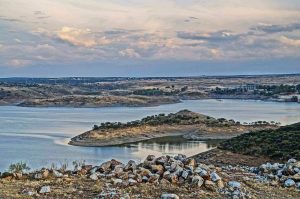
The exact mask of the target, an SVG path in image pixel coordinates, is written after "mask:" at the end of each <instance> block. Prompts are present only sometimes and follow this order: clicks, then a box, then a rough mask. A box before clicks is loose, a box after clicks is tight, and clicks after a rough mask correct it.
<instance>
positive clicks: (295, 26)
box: [251, 23, 300, 33]
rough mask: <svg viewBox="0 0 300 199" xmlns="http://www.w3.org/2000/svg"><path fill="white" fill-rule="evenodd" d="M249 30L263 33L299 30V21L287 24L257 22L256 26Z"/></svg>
mask: <svg viewBox="0 0 300 199" xmlns="http://www.w3.org/2000/svg"><path fill="white" fill-rule="evenodd" d="M251 30H255V31H261V32H265V33H279V32H293V31H295V30H300V23H291V24H287V25H273V24H259V25H258V26H254V27H252V28H251Z"/></svg>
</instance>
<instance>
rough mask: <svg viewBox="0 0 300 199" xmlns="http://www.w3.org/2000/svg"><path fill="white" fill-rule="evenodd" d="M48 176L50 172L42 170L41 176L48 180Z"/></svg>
mask: <svg viewBox="0 0 300 199" xmlns="http://www.w3.org/2000/svg"><path fill="white" fill-rule="evenodd" d="M49 174H50V172H49V170H48V169H44V170H42V176H43V178H48V177H49Z"/></svg>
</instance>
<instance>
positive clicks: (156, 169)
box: [151, 164, 164, 175]
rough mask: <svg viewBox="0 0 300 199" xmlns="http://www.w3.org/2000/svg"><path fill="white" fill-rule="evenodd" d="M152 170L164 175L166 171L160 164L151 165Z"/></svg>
mask: <svg viewBox="0 0 300 199" xmlns="http://www.w3.org/2000/svg"><path fill="white" fill-rule="evenodd" d="M151 170H152V171H153V172H154V173H157V174H159V175H162V174H163V173H164V167H163V166H162V165H160V164H158V165H152V166H151Z"/></svg>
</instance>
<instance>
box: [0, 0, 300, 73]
mask: <svg viewBox="0 0 300 199" xmlns="http://www.w3.org/2000/svg"><path fill="white" fill-rule="evenodd" d="M263 73H300V1H298V0H285V1H282V0H264V1H261V0H252V1H251V2H250V1H249V2H246V1H244V0H164V1H161V0H127V1H125V0H124V1H122V0H110V1H103V0H87V1H81V0H26V1H23V0H0V76H1V77H9V76H35V77H38V76H43V77H48V76H181V75H183V76H184V75H230V74H263Z"/></svg>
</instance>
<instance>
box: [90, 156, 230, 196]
mask: <svg viewBox="0 0 300 199" xmlns="http://www.w3.org/2000/svg"><path fill="white" fill-rule="evenodd" d="M88 176H89V178H90V179H92V180H97V179H99V178H105V179H109V180H111V182H112V183H113V184H114V185H118V186H134V185H136V184H138V183H155V184H160V183H172V184H185V183H187V184H190V185H191V186H196V187H202V186H203V187H205V188H207V189H209V190H211V191H216V190H217V189H222V188H224V182H223V181H222V179H221V177H220V176H219V174H218V173H217V168H216V167H215V166H213V165H204V164H197V163H196V161H195V159H193V158H186V156H184V155H177V156H175V157H171V156H161V157H158V158H156V157H155V156H153V155H149V156H148V157H147V158H146V160H145V161H144V162H143V163H141V164H138V165H137V164H136V162H134V161H132V160H131V161H129V162H128V163H127V164H126V165H124V164H122V163H121V162H118V161H116V160H111V161H107V162H104V163H103V164H101V165H100V166H96V167H93V168H91V169H90V170H89V171H88Z"/></svg>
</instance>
